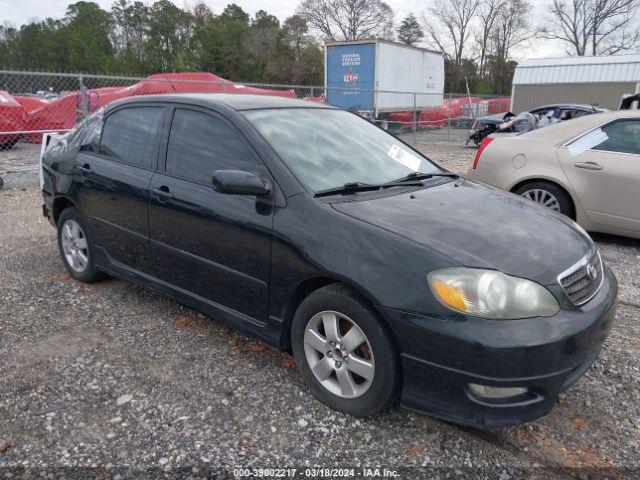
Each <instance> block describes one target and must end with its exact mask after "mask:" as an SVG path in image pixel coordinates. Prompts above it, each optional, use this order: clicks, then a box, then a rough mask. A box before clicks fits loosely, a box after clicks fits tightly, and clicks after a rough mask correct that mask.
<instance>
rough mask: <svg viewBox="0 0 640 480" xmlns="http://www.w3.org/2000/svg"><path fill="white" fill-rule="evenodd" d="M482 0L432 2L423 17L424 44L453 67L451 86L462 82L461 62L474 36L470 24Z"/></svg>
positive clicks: (437, 0) (440, 0)
mask: <svg viewBox="0 0 640 480" xmlns="http://www.w3.org/2000/svg"><path fill="white" fill-rule="evenodd" d="M480 2H481V0H449V1H446V0H435V1H434V3H433V5H432V6H431V7H430V8H429V9H428V10H427V12H426V13H424V14H423V15H422V24H423V25H424V28H425V31H426V32H427V36H428V40H427V42H428V43H430V44H431V46H432V48H435V49H437V50H440V51H441V52H442V53H443V54H444V56H445V58H446V59H447V60H448V61H449V62H450V63H451V64H452V65H453V72H452V77H453V78H452V81H453V82H452V85H454V88H456V87H457V85H458V82H459V80H460V78H461V69H462V62H463V59H464V55H465V51H466V49H467V48H468V42H469V39H470V38H471V37H472V34H473V21H474V19H475V17H476V14H477V12H478V9H479V8H480Z"/></svg>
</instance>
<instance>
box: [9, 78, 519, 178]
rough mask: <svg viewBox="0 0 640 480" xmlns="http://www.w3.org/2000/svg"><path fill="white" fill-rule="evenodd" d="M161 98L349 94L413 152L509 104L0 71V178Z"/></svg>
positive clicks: (459, 138) (452, 137) (340, 99)
mask: <svg viewBox="0 0 640 480" xmlns="http://www.w3.org/2000/svg"><path fill="white" fill-rule="evenodd" d="M163 93H233V94H259V95H277V96H283V97H289V98H298V99H304V100H306V101H309V102H319V103H327V104H332V105H336V106H344V105H345V99H348V100H353V98H352V97H353V96H354V95H356V96H359V97H360V98H359V101H362V103H363V104H366V105H368V106H369V107H368V108H369V110H367V111H359V113H361V114H362V115H363V116H365V117H366V118H368V119H370V120H371V121H373V122H375V123H376V124H378V125H380V126H381V127H382V128H385V129H387V130H388V131H390V132H391V133H393V134H394V135H397V136H399V137H400V138H402V139H403V140H404V141H406V142H408V143H410V144H414V145H418V146H419V145H427V144H430V143H432V142H456V144H465V142H466V140H467V138H468V135H469V129H470V128H471V126H472V125H473V123H474V121H475V120H476V119H478V118H481V117H483V116H486V115H492V114H497V113H501V112H505V111H508V110H509V104H510V99H509V98H508V97H506V98H505V97H482V96H477V95H472V96H468V95H460V94H445V95H444V97H443V96H441V95H427V94H421V93H415V92H391V91H382V90H375V91H374V90H361V89H354V88H345V89H338V88H331V89H328V90H327V89H326V88H325V87H322V86H307V85H277V84H262V83H235V82H231V81H227V80H224V79H221V78H220V77H217V76H215V75H213V74H209V73H184V74H156V75H150V76H148V77H144V78H141V77H129V76H105V75H86V74H75V73H44V72H28V71H7V70H0V178H2V176H6V175H7V174H11V173H13V174H15V175H18V176H19V175H21V174H23V173H24V172H29V171H31V170H36V169H37V159H38V158H39V154H40V148H41V142H42V135H43V134H44V133H48V132H65V131H68V130H70V129H72V128H73V127H74V126H75V125H76V123H77V122H78V121H79V120H81V119H82V118H83V117H85V116H86V115H88V114H90V113H91V112H94V111H95V110H97V109H99V108H101V107H102V106H104V105H106V104H108V103H110V102H112V101H115V100H118V99H121V98H125V97H131V96H137V95H152V94H163ZM347 103H349V102H347ZM350 104H353V101H351V102H350ZM371 106H373V107H374V108H373V109H371ZM382 107H384V108H382ZM5 178H6V177H5Z"/></svg>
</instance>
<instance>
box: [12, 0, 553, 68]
mask: <svg viewBox="0 0 640 480" xmlns="http://www.w3.org/2000/svg"><path fill="white" fill-rule="evenodd" d="M93 1H95V2H96V3H98V4H99V5H100V6H101V7H102V8H104V9H109V7H110V6H111V4H112V3H113V0H93ZM143 1H144V0H143ZM172 1H173V3H175V4H176V5H178V6H179V7H184V6H186V5H194V4H195V3H197V1H196V0H172ZM550 1H551V0H532V3H533V4H534V11H533V13H532V15H531V19H532V21H535V19H539V18H542V16H543V15H544V9H545V8H544V7H545V5H547V4H548V3H549V2H550ZM298 2H299V0H278V1H276V2H274V1H273V0H204V3H206V4H207V5H209V7H211V9H212V10H213V11H214V12H215V13H219V12H221V11H222V10H223V9H224V7H225V6H226V5H227V4H229V3H237V4H238V5H240V6H241V7H242V8H243V9H244V10H245V11H247V12H248V13H249V14H251V15H253V14H254V13H255V12H256V11H258V10H266V11H267V12H269V13H271V14H273V15H275V16H277V17H278V18H279V19H280V20H284V19H285V18H286V17H288V16H290V15H292V14H293V13H294V11H295V8H296V5H297V4H298ZM71 3H75V1H69V0H20V1H15V0H0V24H3V23H10V24H13V25H22V24H24V23H29V22H31V21H33V20H35V19H44V18H46V17H54V18H59V17H61V16H63V15H64V12H65V10H66V8H67V5H69V4H71ZM146 3H153V2H152V1H151V0H146ZM387 3H388V4H389V5H391V7H392V8H393V9H394V11H395V13H396V20H397V21H398V20H399V19H401V18H402V17H404V16H405V15H406V14H407V13H409V12H414V13H415V14H416V15H417V16H420V13H421V12H422V11H424V10H425V8H426V7H425V5H426V4H427V2H425V0H387ZM564 55H565V52H564V48H563V47H562V45H561V44H559V43H558V42H554V41H549V40H539V39H537V40H534V41H532V42H529V44H528V45H523V46H522V47H520V48H519V49H518V50H517V51H515V52H514V56H515V57H516V59H518V60H521V59H524V58H545V57H561V56H564Z"/></svg>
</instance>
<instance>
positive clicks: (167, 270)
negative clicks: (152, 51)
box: [149, 106, 273, 321]
mask: <svg viewBox="0 0 640 480" xmlns="http://www.w3.org/2000/svg"><path fill="white" fill-rule="evenodd" d="M167 137H168V139H167V145H166V161H165V163H166V167H165V165H162V166H161V169H160V170H159V171H158V173H157V174H156V175H155V176H154V177H153V180H152V183H151V198H150V204H149V205H150V207H149V222H150V234H151V244H152V251H153V258H154V262H155V265H156V268H157V274H156V275H157V276H158V277H159V278H161V279H162V280H164V281H167V282H169V283H171V284H173V285H175V286H177V287H180V288H182V289H184V290H187V291H189V292H191V293H193V294H196V295H198V296H201V297H204V298H205V299H207V300H209V301H212V302H214V303H216V304H218V305H223V306H225V307H228V308H230V309H233V310H235V311H237V312H241V313H243V314H245V315H247V316H249V317H252V318H254V319H258V320H261V321H266V319H267V307H268V288H267V282H268V279H269V271H270V255H271V230H272V217H273V201H272V199H271V198H268V199H262V198H257V197H255V196H241V195H226V194H221V193H218V192H216V191H214V189H213V187H212V176H213V173H214V172H215V171H216V170H229V169H231V170H246V171H251V172H254V173H257V174H259V175H261V176H262V177H265V178H270V177H269V174H268V172H267V170H266V168H265V167H264V166H263V164H262V163H261V161H260V160H259V159H258V156H257V155H256V153H255V152H254V150H253V149H252V148H251V147H250V145H249V144H248V143H247V142H246V140H245V139H244V137H243V136H242V135H241V134H240V132H239V131H238V130H237V129H236V128H235V127H234V126H233V125H232V124H231V123H229V122H228V121H227V120H226V119H225V118H224V117H222V116H220V115H218V114H216V113H214V112H212V111H210V110H208V109H199V108H197V107H189V106H180V107H176V108H175V110H174V112H173V118H172V123H171V127H170V131H169V134H168V136H167ZM162 169H164V171H162Z"/></svg>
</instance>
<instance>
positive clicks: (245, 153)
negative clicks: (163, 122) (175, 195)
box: [166, 109, 259, 185]
mask: <svg viewBox="0 0 640 480" xmlns="http://www.w3.org/2000/svg"><path fill="white" fill-rule="evenodd" d="M258 165H259V164H258V162H257V161H256V159H255V158H254V156H253V155H252V154H251V151H250V150H249V148H248V147H247V146H246V145H245V144H244V143H243V141H242V140H241V138H240V136H239V134H238V133H237V132H236V131H235V130H233V129H232V128H231V127H230V126H229V125H227V124H226V123H225V122H224V121H223V120H222V119H220V118H218V117H216V116H213V115H210V114H207V113H204V112H199V111H196V110H186V109H176V111H175V113H174V115H173V122H172V124H171V133H170V134H169V145H168V147H167V167H166V170H167V173H168V174H169V175H173V176H176V177H181V178H185V179H187V180H191V181H193V182H197V183H201V184H204V185H210V184H211V177H212V176H213V173H214V172H215V171H216V170H248V171H254V172H255V171H256V169H257V167H258Z"/></svg>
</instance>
